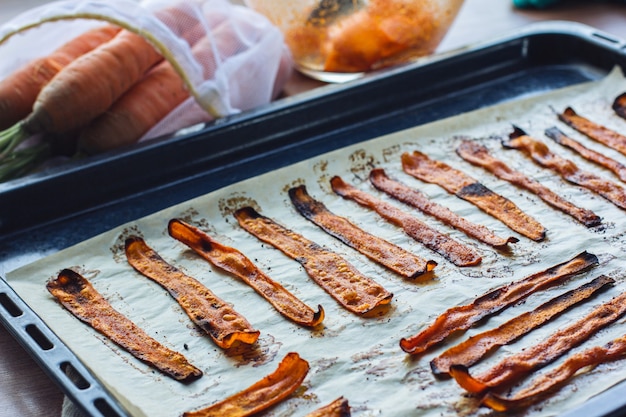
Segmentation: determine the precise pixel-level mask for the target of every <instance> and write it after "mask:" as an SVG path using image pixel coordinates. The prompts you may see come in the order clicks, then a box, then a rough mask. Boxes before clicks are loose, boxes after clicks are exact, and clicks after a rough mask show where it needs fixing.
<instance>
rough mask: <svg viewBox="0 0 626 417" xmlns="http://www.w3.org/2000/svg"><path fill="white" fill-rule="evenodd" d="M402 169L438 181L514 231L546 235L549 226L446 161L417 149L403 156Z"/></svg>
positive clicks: (534, 237) (534, 236)
mask: <svg viewBox="0 0 626 417" xmlns="http://www.w3.org/2000/svg"><path fill="white" fill-rule="evenodd" d="M402 168H403V169H404V171H405V172H406V173H407V174H409V175H412V176H414V177H415V178H417V179H419V180H421V181H425V182H429V183H432V184H437V185H439V186H440V187H443V188H444V189H445V190H446V191H448V192H449V193H451V194H454V195H456V196H457V197H459V198H461V199H463V200H466V201H469V202H470V203H472V204H474V205H475V206H476V207H478V208H479V209H481V210H482V211H484V212H485V213H487V214H489V215H490V216H493V217H495V218H496V219H498V220H500V221H501V222H502V223H504V224H505V225H507V226H508V227H509V228H510V229H511V230H514V231H516V232H517V233H519V234H521V235H523V236H526V237H528V238H529V239H532V240H535V241H541V240H543V239H544V238H545V237H546V229H545V228H544V227H543V226H542V225H541V224H539V222H537V221H536V220H535V219H533V218H532V217H530V216H529V215H527V214H526V213H524V212H523V211H522V210H520V209H519V207H517V206H516V205H515V204H514V203H513V202H512V201H510V200H508V199H507V198H505V197H503V196H501V195H498V194H496V193H494V192H493V191H491V190H490V189H488V188H487V187H485V186H484V185H482V184H481V183H479V182H477V181H476V180H475V179H474V178H472V177H470V176H468V175H466V174H465V173H463V172H461V171H459V170H456V169H454V168H452V167H450V166H449V165H447V164H445V163H443V162H440V161H435V160H432V159H430V158H429V157H428V156H427V155H425V154H423V153H421V152H418V151H414V152H413V153H412V154H409V153H404V154H403V155H402Z"/></svg>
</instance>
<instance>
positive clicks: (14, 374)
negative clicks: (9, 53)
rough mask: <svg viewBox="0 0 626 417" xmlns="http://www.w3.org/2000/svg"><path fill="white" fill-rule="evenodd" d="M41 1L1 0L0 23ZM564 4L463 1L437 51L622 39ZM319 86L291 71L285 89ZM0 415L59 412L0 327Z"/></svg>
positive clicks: (623, 18) (51, 390) (591, 8)
mask: <svg viewBox="0 0 626 417" xmlns="http://www.w3.org/2000/svg"><path fill="white" fill-rule="evenodd" d="M43 2H44V1H43V0H3V2H2V3H3V4H2V7H1V8H0V22H3V21H6V20H7V19H9V18H11V17H13V16H14V15H16V14H17V13H18V12H21V11H22V10H24V9H27V8H29V7H34V6H36V5H38V4H40V3H43ZM563 3H564V4H565V6H562V7H557V8H554V9H550V10H542V11H538V10H532V11H531V10H523V11H522V10H516V9H514V8H513V7H512V6H511V2H510V1H507V0H466V3H465V4H464V5H463V8H462V9H461V11H460V14H459V16H458V18H457V20H456V21H455V23H454V25H453V26H452V28H451V30H450V32H449V33H448V35H447V36H446V38H445V39H444V41H443V43H442V44H441V46H440V48H439V51H440V52H444V51H449V50H453V49H456V48H459V47H462V46H465V45H471V44H472V43H475V42H480V41H482V40H485V39H490V38H492V37H493V36H497V35H500V34H504V33H509V32H512V31H514V30H516V29H519V28H521V27H523V26H524V25H527V24H529V23H531V22H536V21H543V20H571V21H577V22H581V23H585V24H588V25H590V26H593V27H595V28H598V29H600V30H602V31H603V32H605V33H607V34H610V35H613V36H615V37H617V38H620V39H626V24H625V22H626V6H624V5H619V4H617V3H608V2H605V3H603V2H585V1H580V2H576V1H574V0H565V1H564V2H563ZM319 85H321V83H319V82H317V81H313V80H310V79H307V78H305V77H303V76H301V75H299V74H295V75H294V77H293V79H292V80H291V81H290V82H289V83H288V85H287V87H286V92H287V94H290V95H293V94H298V93H300V92H302V91H305V90H309V89H311V88H316V87H317V86H319ZM0 352H1V353H0V381H2V383H1V384H0V415H3V416H4V415H6V416H14V415H15V416H18V415H19V416H41V417H46V416H55V417H57V416H60V415H61V404H62V401H63V394H62V392H61V391H60V390H59V388H57V386H56V385H55V384H54V383H53V382H52V381H51V380H50V379H49V378H48V377H47V376H46V375H45V374H44V373H43V371H42V370H41V369H40V368H39V367H38V366H37V365H36V363H35V362H34V361H33V360H32V359H31V358H30V356H29V355H28V354H27V353H26V352H25V351H24V349H23V348H22V347H21V346H20V345H19V343H18V342H17V341H16V340H14V339H13V338H12V337H11V335H10V334H9V332H8V331H7V330H6V329H5V328H4V327H2V326H0Z"/></svg>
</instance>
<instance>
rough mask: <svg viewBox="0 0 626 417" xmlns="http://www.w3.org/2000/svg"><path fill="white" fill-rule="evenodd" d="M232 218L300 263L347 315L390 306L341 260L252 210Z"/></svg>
mask: <svg viewBox="0 0 626 417" xmlns="http://www.w3.org/2000/svg"><path fill="white" fill-rule="evenodd" d="M235 218H236V219H237V221H238V222H239V224H240V225H241V227H242V228H244V229H245V230H246V231H248V232H249V233H251V234H252V235H254V236H256V237H257V238H258V239H259V240H261V241H263V242H266V243H269V244H271V245H272V246H274V247H276V248H277V249H279V250H280V251H282V252H283V253H285V254H286V255H287V256H289V257H291V258H292V259H294V260H296V261H297V262H299V263H300V264H301V265H302V266H303V267H304V269H305V270H306V272H307V274H308V275H309V276H310V277H311V279H313V281H315V282H316V283H317V284H318V285H319V286H320V287H322V289H324V290H325V291H326V292H327V293H328V294H329V295H330V296H331V297H333V298H334V299H335V300H337V302H339V304H341V305H342V306H343V307H344V308H346V309H347V310H348V311H351V312H353V313H356V314H365V313H367V312H369V311H371V310H373V309H375V308H376V307H378V306H381V305H385V304H389V303H390V302H391V299H392V298H393V294H392V293H390V292H389V291H387V290H385V289H384V288H383V287H382V286H381V285H379V284H378V283H377V282H376V281H374V280H372V279H370V278H367V277H366V276H364V275H363V274H361V273H360V272H359V271H358V270H357V269H356V268H355V267H354V266H352V265H351V264H350V263H348V262H347V261H346V260H345V259H343V258H342V257H341V256H339V255H337V254H336V253H334V252H331V251H329V250H326V249H324V248H322V247H321V246H320V245H318V244H316V243H314V242H311V241H310V240H308V239H306V238H305V237H304V236H302V235H299V234H297V233H295V232H293V231H291V230H289V229H287V228H285V227H283V226H281V225H279V224H278V223H276V222H274V221H273V220H271V219H269V218H267V217H264V216H261V215H260V214H259V213H257V212H256V210H254V209H253V208H252V207H244V208H241V209H239V210H237V211H236V212H235Z"/></svg>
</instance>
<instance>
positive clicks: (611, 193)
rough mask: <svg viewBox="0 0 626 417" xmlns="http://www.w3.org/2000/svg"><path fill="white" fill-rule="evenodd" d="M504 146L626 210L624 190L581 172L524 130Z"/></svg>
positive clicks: (586, 172)
mask: <svg viewBox="0 0 626 417" xmlns="http://www.w3.org/2000/svg"><path fill="white" fill-rule="evenodd" d="M502 145H503V146H504V147H506V148H510V149H517V150H518V151H522V152H523V153H524V154H526V155H527V156H529V157H530V158H532V160H533V161H535V162H536V163H537V164H539V165H541V166H542V167H545V168H549V169H551V170H553V171H555V172H556V173H558V174H559V175H560V176H561V177H563V178H564V179H565V180H567V181H569V182H571V183H572V184H576V185H579V186H581V187H584V188H586V189H588V190H589V191H592V192H594V193H596V194H598V195H600V196H602V197H604V198H605V199H607V200H608V201H610V202H611V203H613V204H614V205H616V206H617V207H619V208H622V209H625V210H626V190H624V188H622V187H621V186H620V185H618V184H616V183H614V182H612V181H609V180H606V179H604V178H601V177H599V176H598V175H596V174H594V173H593V172H589V171H583V170H581V169H580V168H579V167H578V165H576V164H575V163H574V162H572V161H570V160H569V159H565V158H562V157H560V156H558V155H556V154H554V153H552V152H551V151H550V149H549V148H548V147H547V146H546V145H545V144H544V143H542V142H539V141H538V140H536V139H533V138H531V137H530V136H528V135H527V134H526V133H525V132H524V131H523V130H521V129H519V128H515V129H514V131H513V132H512V133H511V134H510V135H509V140H507V141H503V142H502Z"/></svg>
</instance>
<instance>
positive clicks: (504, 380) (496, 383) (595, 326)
mask: <svg viewBox="0 0 626 417" xmlns="http://www.w3.org/2000/svg"><path fill="white" fill-rule="evenodd" d="M624 313H626V292H624V293H622V294H620V295H618V296H616V297H614V298H613V299H611V300H609V301H607V302H605V303H603V304H601V305H599V306H597V307H596V308H594V309H593V310H592V311H591V312H590V313H589V314H587V315H586V316H585V317H583V318H581V319H579V320H577V321H576V322H574V323H572V324H571V325H569V326H567V327H564V328H562V329H561V330H558V331H557V332H555V333H553V334H552V335H551V336H550V337H548V338H547V339H545V340H543V341H542V342H541V343H538V344H536V345H534V346H531V347H528V348H526V349H524V350H523V351H520V352H519V353H517V354H515V355H512V356H509V357H508V358H505V359H504V360H502V361H501V362H500V363H498V364H496V365H495V366H493V367H492V368H491V369H489V370H487V371H486V372H484V373H483V374H482V375H480V376H478V377H473V376H471V375H470V374H469V372H468V370H467V368H466V367H465V366H463V365H452V366H451V367H450V375H452V377H454V379H455V380H456V382H457V383H458V384H459V385H460V386H461V387H463V388H464V389H465V390H467V391H469V392H470V393H472V394H480V393H483V392H485V391H488V390H497V391H501V390H503V389H506V388H507V387H509V386H510V385H511V384H513V383H515V382H517V381H519V380H520V379H522V378H523V377H525V376H526V375H528V374H529V373H531V372H532V371H534V370H536V369H539V368H541V367H544V366H546V365H548V364H550V363H552V362H553V361H555V360H556V359H557V358H559V357H560V356H562V355H563V354H565V353H566V352H568V351H569V350H570V349H572V348H574V347H576V346H578V345H579V344H581V343H582V342H584V341H585V340H587V339H588V338H589V337H591V336H592V335H593V334H595V333H596V332H598V331H599V330H600V329H602V328H604V327H606V326H608V325H609V324H611V323H613V322H615V321H616V320H617V319H619V318H620V317H622V316H623V315H624Z"/></svg>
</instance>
